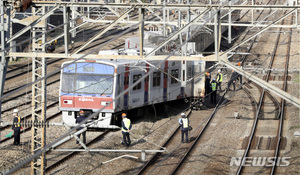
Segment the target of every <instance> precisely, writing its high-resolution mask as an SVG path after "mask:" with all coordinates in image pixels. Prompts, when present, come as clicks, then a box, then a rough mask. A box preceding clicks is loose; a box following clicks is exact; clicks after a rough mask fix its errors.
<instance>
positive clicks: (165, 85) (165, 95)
mask: <svg viewBox="0 0 300 175" xmlns="http://www.w3.org/2000/svg"><path fill="white" fill-rule="evenodd" d="M168 63H169V62H168V61H165V67H164V74H163V75H164V79H163V101H164V102H166V101H168V77H169V76H168Z"/></svg>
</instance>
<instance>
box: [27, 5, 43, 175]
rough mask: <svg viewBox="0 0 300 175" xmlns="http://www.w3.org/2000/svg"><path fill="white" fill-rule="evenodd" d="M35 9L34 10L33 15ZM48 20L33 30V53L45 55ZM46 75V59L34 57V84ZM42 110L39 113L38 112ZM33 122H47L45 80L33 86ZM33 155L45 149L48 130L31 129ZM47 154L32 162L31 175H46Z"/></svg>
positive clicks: (36, 126) (36, 127) (40, 128)
mask: <svg viewBox="0 0 300 175" xmlns="http://www.w3.org/2000/svg"><path fill="white" fill-rule="evenodd" d="M35 13H36V11H35V8H32V14H33V15H39V14H35ZM40 13H41V14H40V15H44V14H45V7H42V10H41V11H40ZM46 21H47V20H43V21H42V22H41V23H38V24H37V25H35V26H34V27H33V28H32V31H31V32H32V37H33V39H32V52H33V53H38V52H39V53H41V52H42V53H45V46H41V45H42V44H43V43H45V42H46V34H45V33H44V32H46V28H47V27H46V26H47V22H46ZM42 32H43V33H44V34H43V35H42V36H41V37H40V38H34V37H35V36H37V35H38V34H41V33H42ZM45 75H46V58H44V57H42V58H37V57H32V82H35V81H36V80H38V79H40V78H42V77H44V76H45ZM39 110H41V112H40V113H39V112H38V111H39ZM32 121H33V122H34V123H35V122H42V123H43V122H45V121H46V79H43V80H41V81H39V82H37V83H35V84H33V85H32ZM31 136H32V138H31V153H32V154H35V153H36V152H37V151H39V150H41V149H43V148H44V145H45V143H46V128H45V127H39V126H38V125H33V126H32V129H31ZM45 157H46V156H45V153H43V154H41V156H40V157H38V158H36V159H33V160H32V161H31V174H45V165H46V164H45V161H46V158H45Z"/></svg>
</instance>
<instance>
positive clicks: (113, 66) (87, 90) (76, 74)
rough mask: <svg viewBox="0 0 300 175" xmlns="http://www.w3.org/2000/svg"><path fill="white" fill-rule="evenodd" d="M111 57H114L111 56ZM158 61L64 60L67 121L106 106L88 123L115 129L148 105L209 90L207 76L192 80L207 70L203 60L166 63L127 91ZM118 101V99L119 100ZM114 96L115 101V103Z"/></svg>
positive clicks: (71, 122) (62, 105)
mask: <svg viewBox="0 0 300 175" xmlns="http://www.w3.org/2000/svg"><path fill="white" fill-rule="evenodd" d="M108 58H109V56H108ZM158 63H159V61H150V62H149V64H150V65H149V64H148V63H139V64H138V65H137V64H136V61H134V60H110V59H107V60H106V59H105V60H103V59H102V60H97V59H95V60H79V61H76V62H74V61H68V62H64V63H63V64H62V70H61V77H60V89H59V90H60V92H59V108H60V110H61V111H62V119H63V122H64V123H65V124H66V125H68V126H70V127H72V126H75V125H76V123H75V121H76V117H77V116H78V112H79V111H80V110H84V112H85V115H87V116H88V115H90V114H93V113H95V112H96V111H97V110H99V109H102V108H104V109H103V110H102V111H101V112H100V113H99V114H98V115H97V116H96V117H94V118H92V119H91V120H90V121H88V123H89V126H88V128H116V127H117V123H118V122H119V121H120V120H121V113H122V112H127V111H128V110H132V109H141V108H143V107H146V106H148V105H153V104H158V103H164V102H168V101H173V100H178V99H186V98H190V97H200V96H202V95H203V92H204V77H198V78H197V79H193V78H192V77H193V76H194V75H196V74H197V73H200V72H202V71H204V69H205V62H204V61H165V62H164V63H163V64H162V65H161V69H156V70H155V71H154V72H153V73H152V74H150V76H148V77H146V78H145V79H144V80H142V81H141V82H140V83H139V84H137V85H136V86H134V87H133V88H131V89H130V90H129V92H127V93H125V94H122V95H121V97H120V98H118V99H116V97H117V96H118V95H119V94H121V93H122V92H124V91H125V90H126V89H128V88H129V87H130V86H131V85H132V84H133V83H135V82H136V81H137V80H139V79H140V78H141V77H142V76H144V75H145V74H146V73H147V72H149V71H150V70H151V69H154V68H153V67H152V66H151V65H157V64H158ZM115 99H116V100H115ZM112 100H115V101H113V102H112V103H110V102H111V101H112Z"/></svg>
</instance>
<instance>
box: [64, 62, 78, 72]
mask: <svg viewBox="0 0 300 175" xmlns="http://www.w3.org/2000/svg"><path fill="white" fill-rule="evenodd" d="M64 66H65V68H64V73H75V70H76V69H75V67H76V64H68V65H64Z"/></svg>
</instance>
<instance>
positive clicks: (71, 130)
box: [1, 9, 216, 173]
mask: <svg viewBox="0 0 300 175" xmlns="http://www.w3.org/2000/svg"><path fill="white" fill-rule="evenodd" d="M158 10H159V9H158ZM158 10H157V11H158ZM214 14H216V12H215V13H214ZM152 15H153V14H151V15H149V16H147V17H146V18H144V19H143V20H141V21H140V22H139V23H137V24H135V25H132V26H131V27H130V28H129V29H127V30H125V31H123V32H122V33H121V34H119V35H117V36H116V37H114V38H113V39H111V40H110V41H108V42H106V43H104V44H107V43H109V42H111V41H112V40H114V39H116V38H118V37H119V36H120V35H123V34H124V33H127V32H128V31H130V30H131V29H132V28H133V27H134V26H137V25H138V24H140V23H141V22H143V21H144V20H146V19H148V18H150V17H151V16H152ZM212 16H213V15H212ZM204 25H205V24H203V25H202V26H204ZM201 28H202V27H198V30H200V29H201ZM195 33H196V32H195ZM194 35H195V34H194ZM194 35H192V36H194ZM192 36H191V37H192ZM187 41H188V40H186V41H185V42H184V43H183V45H184V44H186V43H187ZM104 44H102V45H100V46H99V47H97V48H95V49H93V50H91V51H90V52H88V53H87V54H84V55H83V56H82V57H79V58H78V59H75V60H74V61H73V62H76V61H78V60H80V59H82V58H83V57H84V56H86V55H88V54H90V53H91V52H93V51H95V50H96V49H99V48H101V47H103V45H104ZM173 54H174V51H173V52H171V53H170V54H169V55H168V56H167V57H166V58H165V59H164V60H162V61H160V63H159V64H157V66H158V67H159V66H160V65H161V64H162V63H164V61H166V60H167V59H168V58H170V56H172V55H173ZM65 67H66V66H63V67H62V68H60V69H58V70H56V71H53V72H52V73H50V75H47V76H45V77H42V78H40V79H38V80H37V81H41V80H43V79H45V78H47V77H49V76H51V75H52V74H54V73H57V72H58V71H60V70H61V69H63V68H65ZM154 70H155V69H153V70H150V71H149V72H148V73H147V74H145V75H144V76H143V77H142V78H140V79H139V80H138V81H136V82H135V83H134V84H132V85H131V86H130V87H129V88H127V89H126V90H125V91H123V92H122V93H121V94H119V95H118V96H117V97H116V98H115V99H114V100H112V101H111V102H110V103H109V104H111V103H113V102H114V101H115V100H117V99H119V98H120V97H121V96H122V95H124V94H125V93H127V92H128V91H129V90H130V89H131V88H132V87H134V86H136V85H137V84H138V83H140V82H141V81H142V80H143V79H144V78H146V77H147V76H148V75H150V74H151V73H153V72H154ZM37 81H35V82H32V83H30V84H29V85H27V86H30V85H32V84H34V83H36V82H37ZM27 86H25V87H27ZM23 88H24V87H23ZM9 95H10V94H7V95H6V96H9ZM2 98H3V97H2ZM2 98H1V100H2ZM104 108H105V107H103V108H101V109H99V110H98V111H96V112H95V113H94V114H92V115H90V116H89V117H88V118H87V119H85V120H84V121H83V122H81V123H80V124H79V125H78V126H76V127H74V128H72V129H70V130H69V131H68V132H66V133H65V134H63V135H62V136H61V137H59V138H58V139H57V140H55V141H54V142H52V143H50V144H48V145H46V146H45V147H44V148H43V149H41V150H39V151H37V152H36V153H35V154H34V155H32V156H30V157H29V158H27V159H25V160H24V161H23V162H22V163H19V164H17V165H16V166H15V167H13V168H12V169H11V170H8V171H7V172H6V173H12V172H15V171H16V170H17V169H19V168H21V167H22V166H23V165H25V164H27V163H29V162H30V161H31V160H32V159H34V158H36V157H37V156H39V155H40V154H42V153H44V152H46V151H48V150H49V149H50V148H51V146H52V145H53V144H55V143H57V142H58V141H60V140H61V139H63V138H64V137H66V136H68V135H69V134H70V133H72V132H74V131H75V130H76V129H77V128H79V127H80V125H82V124H84V123H85V122H86V121H87V120H89V119H91V118H92V117H95V116H96V115H98V114H99V113H100V112H101V111H102V110H103V109H104Z"/></svg>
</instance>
